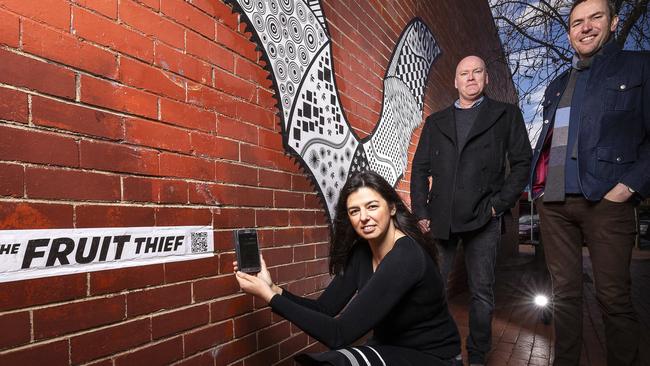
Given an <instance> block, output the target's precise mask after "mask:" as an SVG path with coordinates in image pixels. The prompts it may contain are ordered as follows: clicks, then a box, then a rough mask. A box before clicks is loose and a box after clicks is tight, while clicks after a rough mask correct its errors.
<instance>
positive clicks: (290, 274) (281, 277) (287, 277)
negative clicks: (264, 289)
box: [277, 262, 305, 282]
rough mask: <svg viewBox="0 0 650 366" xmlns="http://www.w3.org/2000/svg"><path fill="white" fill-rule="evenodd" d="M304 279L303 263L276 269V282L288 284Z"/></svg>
mask: <svg viewBox="0 0 650 366" xmlns="http://www.w3.org/2000/svg"><path fill="white" fill-rule="evenodd" d="M303 277H305V263H304V262H303V263H295V264H290V265H286V266H280V267H278V277H277V281H278V282H289V281H292V280H295V279H298V278H303Z"/></svg>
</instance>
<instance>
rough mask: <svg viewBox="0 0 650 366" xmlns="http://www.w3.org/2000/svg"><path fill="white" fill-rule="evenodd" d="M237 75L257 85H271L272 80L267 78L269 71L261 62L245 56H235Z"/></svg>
mask: <svg viewBox="0 0 650 366" xmlns="http://www.w3.org/2000/svg"><path fill="white" fill-rule="evenodd" d="M234 74H235V75H237V76H239V77H241V78H244V79H246V80H249V81H252V82H253V83H255V84H257V85H264V86H267V87H271V83H270V81H269V80H268V79H267V76H268V75H269V72H268V71H266V70H264V69H263V68H262V67H261V66H260V65H259V64H257V63H256V62H253V61H251V60H247V59H245V58H243V57H237V58H235V72H234Z"/></svg>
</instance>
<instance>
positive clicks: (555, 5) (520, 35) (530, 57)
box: [490, 0, 650, 140]
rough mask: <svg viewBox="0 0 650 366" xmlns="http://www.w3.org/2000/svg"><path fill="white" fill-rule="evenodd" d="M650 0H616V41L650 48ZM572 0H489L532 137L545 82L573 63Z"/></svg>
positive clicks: (637, 48) (632, 47) (646, 48)
mask: <svg viewBox="0 0 650 366" xmlns="http://www.w3.org/2000/svg"><path fill="white" fill-rule="evenodd" d="M649 2H650V0H616V1H615V4H616V9H617V12H618V14H619V19H620V20H619V26H618V30H617V42H619V43H620V44H622V45H624V46H625V47H626V48H627V49H636V50H650V18H649V14H648V8H649V5H648V3H649ZM572 3H573V0H490V7H491V9H492V14H493V16H494V20H495V23H496V26H497V29H498V32H499V36H500V37H501V41H502V44H503V51H504V53H505V55H506V60H507V62H508V63H509V67H510V70H511V71H512V76H513V80H514V83H515V86H516V88H517V91H518V93H519V101H520V104H521V106H522V109H523V110H524V112H527V113H525V114H526V119H527V122H528V123H529V126H530V127H529V128H530V129H533V130H532V131H530V135H531V139H532V140H534V139H535V138H536V136H535V135H536V134H537V133H538V131H536V130H535V129H536V127H535V126H536V125H535V124H534V123H533V121H534V120H535V118H536V117H539V114H540V113H539V112H540V108H539V102H540V100H541V97H542V96H543V92H544V88H545V87H546V85H548V83H549V82H550V81H551V80H553V79H554V78H555V77H556V76H557V75H559V74H560V73H562V72H563V71H564V70H566V68H568V67H569V66H570V64H571V59H572V57H573V50H572V49H571V46H570V45H569V42H568V38H567V30H568V16H569V10H570V9H571V4H572Z"/></svg>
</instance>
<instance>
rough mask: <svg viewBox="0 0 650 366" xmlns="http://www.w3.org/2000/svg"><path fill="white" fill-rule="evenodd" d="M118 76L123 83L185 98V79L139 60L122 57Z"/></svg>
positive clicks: (177, 97)
mask: <svg viewBox="0 0 650 366" xmlns="http://www.w3.org/2000/svg"><path fill="white" fill-rule="evenodd" d="M118 77H119V80H120V82H122V84H124V85H129V86H133V87H136V88H139V89H144V90H147V91H150V92H152V93H154V94H158V95H161V96H165V97H170V98H172V99H176V100H184V99H185V80H183V79H182V78H179V77H178V76H176V75H173V74H171V73H169V72H167V71H163V70H161V69H159V68H156V67H152V66H150V65H147V64H145V63H143V62H140V61H135V60H131V59H128V58H126V57H122V58H121V60H120V71H119V76H118Z"/></svg>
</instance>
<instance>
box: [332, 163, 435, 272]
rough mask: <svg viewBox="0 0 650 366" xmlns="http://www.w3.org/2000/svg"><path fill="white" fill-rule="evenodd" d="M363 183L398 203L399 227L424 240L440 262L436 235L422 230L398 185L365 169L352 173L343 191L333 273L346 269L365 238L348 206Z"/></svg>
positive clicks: (335, 228) (334, 237) (336, 219)
mask: <svg viewBox="0 0 650 366" xmlns="http://www.w3.org/2000/svg"><path fill="white" fill-rule="evenodd" d="M362 187H366V188H370V189H372V190H374V191H375V192H377V193H379V195H381V196H382V197H383V198H384V199H385V200H386V202H388V206H389V207H392V206H394V207H395V216H394V218H393V220H394V221H393V222H394V224H395V227H396V228H397V229H399V230H400V231H402V232H403V233H404V234H406V235H407V236H409V237H410V238H411V239H413V240H415V241H416V242H417V243H418V244H420V245H421V246H422V248H423V249H424V250H425V252H427V253H428V254H429V255H430V256H431V258H432V259H433V261H434V262H436V263H437V251H436V246H435V245H434V241H433V239H431V238H430V237H429V236H428V235H427V234H424V233H422V231H420V227H419V226H418V219H417V218H416V217H415V215H413V214H412V213H411V211H410V210H409V209H408V207H406V205H405V204H404V201H402V198H401V197H400V196H399V195H398V194H397V192H396V191H395V189H394V188H393V187H391V185H390V184H388V182H386V180H385V179H384V178H382V176H381V175H379V174H377V173H375V172H372V171H365V172H359V173H355V174H353V175H352V176H350V177H349V178H348V181H347V182H346V183H345V185H344V186H343V188H342V189H341V192H340V194H339V200H338V203H337V204H336V210H335V217H334V224H333V227H332V233H331V235H330V237H331V243H330V258H329V270H330V274H332V275H336V274H340V273H342V272H343V269H344V268H345V265H346V263H347V261H348V257H349V256H350V253H351V252H352V249H353V248H354V246H355V245H356V244H357V243H361V242H365V240H364V239H362V238H361V237H359V235H358V234H357V232H356V231H355V230H354V228H353V227H352V224H351V223H350V219H349V218H348V208H347V202H348V197H349V196H350V195H351V194H352V193H354V192H356V191H357V190H359V189H360V188H362Z"/></svg>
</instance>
